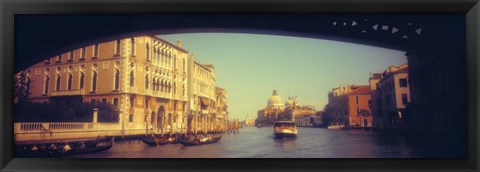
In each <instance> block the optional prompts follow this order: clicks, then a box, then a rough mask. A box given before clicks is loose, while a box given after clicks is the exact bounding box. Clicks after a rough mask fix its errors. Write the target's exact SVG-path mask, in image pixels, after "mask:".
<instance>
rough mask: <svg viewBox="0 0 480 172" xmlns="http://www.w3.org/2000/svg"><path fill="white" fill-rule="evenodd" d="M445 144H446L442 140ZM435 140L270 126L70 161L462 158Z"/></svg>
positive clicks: (119, 147)
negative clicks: (292, 135)
mask: <svg viewBox="0 0 480 172" xmlns="http://www.w3.org/2000/svg"><path fill="white" fill-rule="evenodd" d="M444 142H445V141H444ZM439 143H441V142H438V141H437V140H432V139H421V138H408V137H400V136H396V135H386V134H381V133H377V132H372V131H364V130H328V129H321V128H299V133H298V136H297V138H296V139H280V140H278V139H274V137H273V133H272V129H271V128H270V127H263V128H255V127H247V128H244V129H242V130H240V134H237V135H235V134H230V135H228V134H224V135H223V136H222V140H220V141H219V142H218V143H214V144H208V145H202V146H190V147H184V146H182V145H181V144H167V145H162V146H160V147H156V146H153V147H149V146H147V145H145V144H144V143H142V142H140V141H136V140H134V141H123V142H116V143H115V144H114V146H113V147H112V149H110V150H108V151H105V152H100V153H92V154H86V155H75V156H71V158H410V157H418V158H428V157H462V156H463V155H464V154H465V152H462V151H460V150H457V149H449V148H448V146H450V145H451V144H439Z"/></svg>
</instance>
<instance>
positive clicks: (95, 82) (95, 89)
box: [92, 71, 97, 92]
mask: <svg viewBox="0 0 480 172" xmlns="http://www.w3.org/2000/svg"><path fill="white" fill-rule="evenodd" d="M96 91H97V71H93V75H92V92H96Z"/></svg>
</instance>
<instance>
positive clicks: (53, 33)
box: [14, 14, 465, 71]
mask: <svg viewBox="0 0 480 172" xmlns="http://www.w3.org/2000/svg"><path fill="white" fill-rule="evenodd" d="M194 32H227V33H256V34H271V35H290V36H299V37H310V38H320V39H329V40H337V41H345V42H352V43H359V44H366V45H372V46H378V47H384V48H391V49H397V50H402V51H416V50H417V49H437V48H439V47H444V46H445V44H450V45H458V44H456V43H453V42H457V43H458V42H460V44H461V43H464V42H465V38H464V37H460V38H459V37H458V34H462V33H465V16H464V15H443V16H442V15H338V14H330V15H329V14H289V15H282V14H277V15H267V14H229V15H227V14H222V15H219V14H148V15H16V16H15V52H14V53H15V58H14V59H15V60H14V63H15V64H14V65H15V69H14V70H15V71H19V70H22V69H25V68H27V67H29V66H31V65H33V64H35V63H38V62H40V61H43V60H44V59H46V58H47V57H52V56H55V55H56V54H58V53H59V52H65V51H69V50H71V49H74V48H79V47H83V46H86V45H91V44H93V43H96V42H103V41H109V40H114V39H118V38H123V37H131V36H138V35H156V34H172V33H194ZM462 41H463V42H462Z"/></svg>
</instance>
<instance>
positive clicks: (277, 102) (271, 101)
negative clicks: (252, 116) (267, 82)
mask: <svg viewBox="0 0 480 172" xmlns="http://www.w3.org/2000/svg"><path fill="white" fill-rule="evenodd" d="M267 107H283V103H282V98H281V97H280V96H278V94H277V90H273V93H272V96H270V98H268V105H267Z"/></svg>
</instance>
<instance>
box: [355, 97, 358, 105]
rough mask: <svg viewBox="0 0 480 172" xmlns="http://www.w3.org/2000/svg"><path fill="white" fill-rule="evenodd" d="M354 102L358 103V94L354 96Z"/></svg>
mask: <svg viewBox="0 0 480 172" xmlns="http://www.w3.org/2000/svg"><path fill="white" fill-rule="evenodd" d="M355 103H356V104H357V105H358V96H355Z"/></svg>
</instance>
